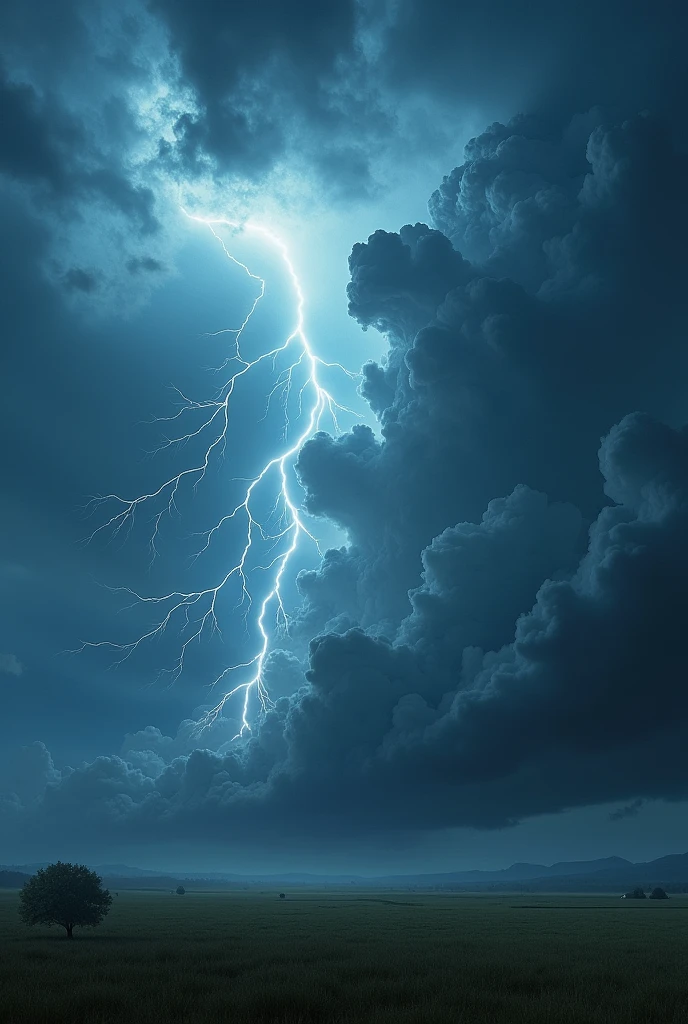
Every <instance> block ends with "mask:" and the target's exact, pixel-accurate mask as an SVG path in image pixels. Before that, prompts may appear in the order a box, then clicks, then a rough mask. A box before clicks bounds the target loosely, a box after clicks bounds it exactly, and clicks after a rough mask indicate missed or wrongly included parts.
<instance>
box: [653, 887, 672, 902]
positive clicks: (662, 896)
mask: <svg viewBox="0 0 688 1024" xmlns="http://www.w3.org/2000/svg"><path fill="white" fill-rule="evenodd" d="M650 899H651V900H668V899H669V897H668V896H667V894H666V893H665V891H664V889H660V888H659V886H657V888H656V889H653V890H652V892H651V893H650Z"/></svg>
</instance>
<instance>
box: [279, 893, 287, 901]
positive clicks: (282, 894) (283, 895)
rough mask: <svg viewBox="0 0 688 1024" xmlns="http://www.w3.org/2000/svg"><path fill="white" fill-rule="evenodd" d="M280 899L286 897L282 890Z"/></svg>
mask: <svg viewBox="0 0 688 1024" xmlns="http://www.w3.org/2000/svg"><path fill="white" fill-rule="evenodd" d="M280 899H281V900H283V899H286V896H285V894H284V893H283V892H281V893H280Z"/></svg>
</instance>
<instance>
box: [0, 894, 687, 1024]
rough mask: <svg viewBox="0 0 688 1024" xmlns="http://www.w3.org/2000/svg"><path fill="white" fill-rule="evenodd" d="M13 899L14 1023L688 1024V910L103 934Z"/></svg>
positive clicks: (283, 916)
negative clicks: (28, 909) (64, 924)
mask: <svg viewBox="0 0 688 1024" xmlns="http://www.w3.org/2000/svg"><path fill="white" fill-rule="evenodd" d="M17 903H18V894H17V893H16V892H7V891H5V892H0V1021H2V1022H3V1024H5V1022H9V1024H34V1022H41V1024H62V1022H65V1024H66V1022H69V1024H82V1022H89V1024H100V1022H103V1024H105V1022H108V1024H110V1022H115V1021H117V1022H123V1024H176V1022H184V1024H196V1022H199V1024H200V1022H212V1024H214V1022H218V1024H219V1022H227V1024H229V1022H231V1024H249V1022H250V1024H254V1022H255V1024H267V1022H270V1024H272V1022H275V1024H277V1022H280V1024H316V1022H318V1024H320V1022H323V1024H324V1022H330V1021H332V1022H335V1021H336V1022H342V1024H343V1022H370V1024H373V1022H374V1024H411V1022H413V1024H439V1022H452V1024H454V1022H456V1024H472V1022H480V1024H502V1022H504V1024H507V1022H508V1024H519V1022H526V1021H527V1022H534V1024H560V1022H561V1024H572V1022H576V1024H578V1022H580V1024H628V1022H634V1024H635V1022H637V1024H686V1022H688V897H680V896H675V897H673V898H672V899H670V900H668V901H667V902H663V903H656V902H654V901H650V902H648V901H646V900H645V901H642V902H638V903H635V902H633V903H631V902H630V901H629V902H628V903H627V902H625V901H622V900H619V899H618V897H616V896H614V897H612V896H609V897H605V896H603V897H600V896H561V895H553V896H549V897H548V896H544V897H543V896H542V895H538V896H537V897H535V896H522V895H519V896H504V895H499V896H489V895H485V896H483V895H480V896H467V895H465V894H456V895H434V894H422V893H412V894H409V893H398V894H395V893H388V892H385V893H378V894H376V893H370V892H356V893H354V892H346V893H338V894H335V893H326V894H317V893H313V892H296V891H293V890H292V891H288V892H287V898H286V900H279V899H278V898H277V893H266V894H263V895H261V894H256V893H250V894H249V893H237V894H235V893H187V894H186V895H185V896H175V895H171V894H169V893H162V892H161V893H143V892H120V894H119V896H117V897H116V898H115V899H114V901H113V906H112V910H111V911H110V914H109V916H108V918H107V919H106V921H105V922H104V923H103V924H102V925H101V926H100V927H99V928H98V929H96V930H94V931H91V930H88V929H82V930H80V931H79V932H78V933H77V932H75V936H76V937H75V939H74V940H73V941H72V942H70V941H68V940H67V939H66V938H65V933H64V930H63V929H59V930H58V929H57V928H53V929H48V928H40V927H38V928H34V929H28V928H25V927H24V926H23V925H21V924H20V922H19V920H18V917H17Z"/></svg>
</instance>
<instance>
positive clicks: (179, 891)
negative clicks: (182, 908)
mask: <svg viewBox="0 0 688 1024" xmlns="http://www.w3.org/2000/svg"><path fill="white" fill-rule="evenodd" d="M174 891H175V892H176V894H177V896H183V895H184V893H185V892H186V889H185V888H184V886H183V885H178V886H177V888H176V889H175V890H174Z"/></svg>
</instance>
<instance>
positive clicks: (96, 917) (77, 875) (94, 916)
mask: <svg viewBox="0 0 688 1024" xmlns="http://www.w3.org/2000/svg"><path fill="white" fill-rule="evenodd" d="M111 903H112V896H111V895H110V893H109V892H108V890H107V889H103V885H102V879H101V878H100V877H99V876H98V875H97V874H96V873H95V871H91V870H90V869H89V868H87V867H86V865H85V864H64V863H63V862H62V861H59V860H58V861H57V863H56V864H49V865H48V867H47V868H40V869H39V870H38V871H37V872H36V874H35V875H33V876H32V877H31V878H30V879H29V880H28V882H26V883H25V884H24V887H23V888H22V890H21V893H20V895H19V916H20V917H21V919H22V921H23V922H24V924H28V925H34V924H47V925H53V924H58V925H61V927H62V928H64V929H65V930H66V932H67V937H68V938H70V939H71V938H72V930H73V929H74V928H75V927H83V926H87V925H89V926H95V925H97V924H100V922H101V921H102V920H103V918H104V917H105V915H106V914H107V912H108V911H109V909H110V904H111Z"/></svg>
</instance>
